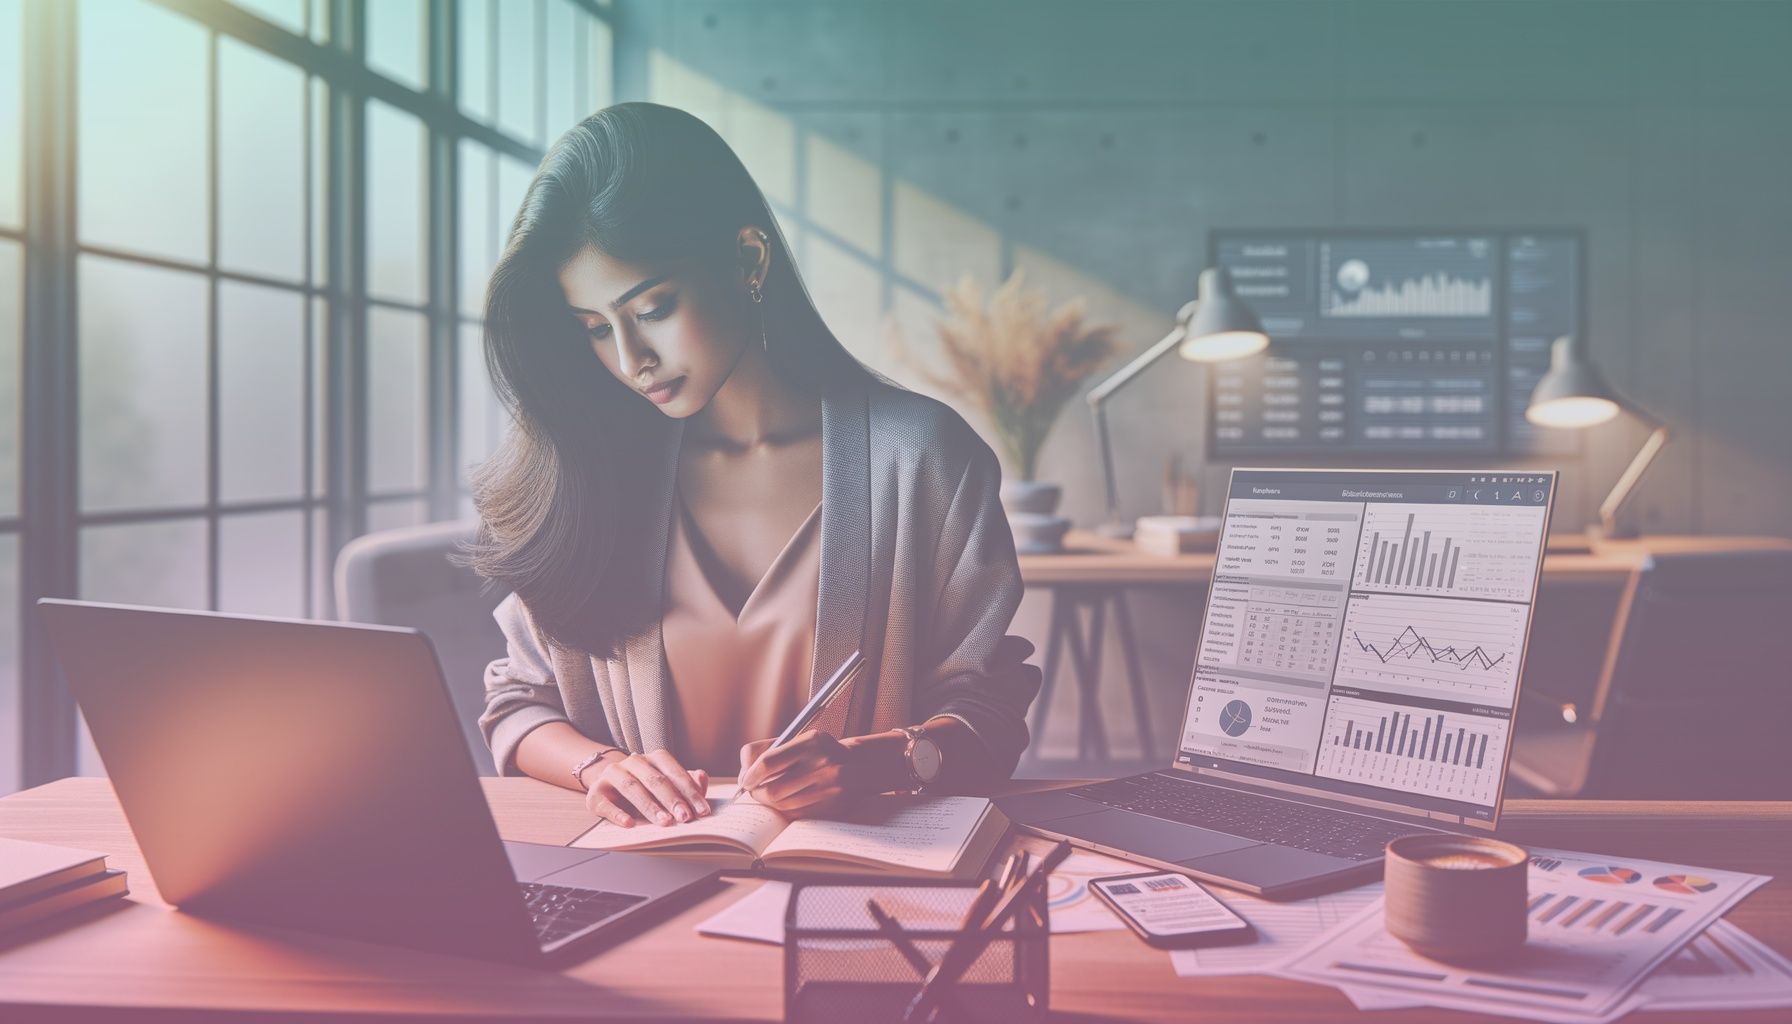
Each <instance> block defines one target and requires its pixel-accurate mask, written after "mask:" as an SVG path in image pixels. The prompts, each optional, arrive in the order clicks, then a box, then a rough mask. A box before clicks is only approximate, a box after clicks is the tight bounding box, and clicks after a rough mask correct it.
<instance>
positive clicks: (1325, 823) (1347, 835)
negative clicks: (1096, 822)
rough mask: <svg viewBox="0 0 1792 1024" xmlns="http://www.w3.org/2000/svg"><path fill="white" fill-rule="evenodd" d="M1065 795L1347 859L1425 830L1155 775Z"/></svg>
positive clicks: (1359, 857) (1364, 856) (1378, 852)
mask: <svg viewBox="0 0 1792 1024" xmlns="http://www.w3.org/2000/svg"><path fill="white" fill-rule="evenodd" d="M1070 792H1072V793H1074V794H1076V795H1077V796H1080V797H1082V798H1083V799H1085V800H1093V801H1095V802H1096V803H1099V804H1106V805H1107V806H1109V807H1115V808H1119V809H1122V810H1127V811H1135V812H1137V813H1139V814H1144V815H1149V816H1150V817H1153V818H1162V819H1164V820H1165V821H1175V822H1180V823H1182V824H1185V825H1198V826H1200V827H1202V828H1210V829H1214V830H1216V831H1219V832H1226V833H1229V834H1231V835H1235V836H1240V837H1242V838H1245V839H1255V840H1257V841H1258V842H1263V843H1274V844H1275V845H1277V846H1289V847H1293V848H1294V849H1296V850H1306V851H1308V852H1311V853H1324V854H1330V855H1331V856H1333V857H1343V858H1346V859H1348V860H1369V859H1371V858H1374V857H1379V856H1381V855H1382V853H1383V850H1384V848H1385V847H1386V846H1387V843H1388V840H1390V839H1393V838H1395V837H1396V836H1403V835H1407V834H1410V833H1413V832H1423V831H1427V830H1426V829H1424V828H1422V827H1419V826H1414V825H1402V824H1399V823H1397V822H1391V821H1382V820H1381V819H1379V818H1371V817H1368V816H1366V815H1361V814H1348V813H1345V812H1343V811H1332V810H1327V809H1325V808H1323V807H1311V806H1308V805H1306V804H1298V803H1294V802H1292V801H1287V800H1275V799H1271V798H1269V797H1263V796H1258V795H1256V794H1253V793H1242V792H1239V791H1237V790H1233V789H1226V788H1225V787H1223V786H1208V785H1203V784H1202V783H1198V782H1186V781H1184V780H1182V779H1177V778H1173V777H1170V776H1166V775H1162V774H1159V773H1156V772H1153V773H1151V774H1148V775H1134V776H1130V777H1128V778H1124V779H1115V780H1113V781H1111V782H1097V783H1095V784H1093V785H1089V786H1081V787H1078V788H1076V789H1073V790H1071V791H1070Z"/></svg>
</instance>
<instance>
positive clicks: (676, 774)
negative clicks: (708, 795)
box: [647, 750, 709, 821]
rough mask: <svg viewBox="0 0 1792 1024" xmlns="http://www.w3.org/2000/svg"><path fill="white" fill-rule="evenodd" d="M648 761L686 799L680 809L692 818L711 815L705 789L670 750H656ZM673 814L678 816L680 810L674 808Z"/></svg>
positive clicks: (682, 819) (683, 819)
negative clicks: (704, 793) (684, 810)
mask: <svg viewBox="0 0 1792 1024" xmlns="http://www.w3.org/2000/svg"><path fill="white" fill-rule="evenodd" d="M647 760H648V761H649V762H651V763H652V764H653V766H654V767H656V768H658V769H659V770H660V774H662V775H664V776H665V777H666V779H667V781H669V782H670V783H671V784H672V787H673V788H674V789H676V790H677V791H678V795H679V796H681V797H683V798H684V802H683V803H681V804H679V807H683V808H685V809H686V810H687V811H688V812H689V813H690V815H691V817H692V818H695V817H697V816H698V815H703V814H708V813H709V803H708V801H706V800H704V799H703V790H704V788H705V787H704V786H702V785H699V784H698V782H697V780H696V779H694V778H692V777H691V773H690V772H688V771H685V768H684V765H682V764H679V763H678V758H676V757H673V756H672V752H671V751H670V750H655V751H653V752H652V753H650V754H648V755H647ZM673 813H674V814H677V813H678V809H677V808H674V809H673ZM678 820H680V821H687V820H689V819H687V818H683V817H681V818H679V819H678Z"/></svg>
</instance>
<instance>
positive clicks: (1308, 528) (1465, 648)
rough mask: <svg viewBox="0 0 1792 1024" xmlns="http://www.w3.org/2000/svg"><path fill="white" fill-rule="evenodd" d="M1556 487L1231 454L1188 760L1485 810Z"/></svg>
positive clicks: (1384, 801) (1391, 798) (1495, 781)
mask: <svg viewBox="0 0 1792 1024" xmlns="http://www.w3.org/2000/svg"><path fill="white" fill-rule="evenodd" d="M1555 485H1556V474H1555V472H1554V471H1545V472H1517V473H1507V472H1497V471H1496V472H1457V471H1452V470H1425V471H1395V470H1375V471H1363V470H1352V471H1344V470H1335V471H1334V470H1302V469H1238V470H1234V471H1233V473H1232V481H1231V485H1230V487H1229V488H1228V493H1227V501H1226V513H1225V516H1224V519H1223V522H1224V525H1223V526H1222V528H1221V532H1220V540H1219V547H1218V550H1217V551H1216V552H1215V556H1214V570H1213V585H1212V587H1211V588H1210V590H1209V592H1208V597H1207V608H1206V611H1205V614H1204V615H1203V617H1202V622H1201V632H1200V641H1199V643H1198V644H1197V647H1196V657H1195V668H1194V676H1193V681H1192V683H1191V685H1190V693H1189V699H1188V705H1187V707H1186V710H1185V712H1184V718H1183V726H1182V741H1181V749H1180V753H1179V754H1178V758H1177V760H1178V762H1179V763H1180V764H1183V765H1187V766H1190V767H1193V768H1197V769H1202V770H1212V771H1219V772H1223V773H1225V774H1228V775H1231V776H1235V777H1243V778H1248V779H1256V780H1264V781H1270V782H1279V783H1284V784H1294V785H1298V786H1301V787H1303V788H1305V789H1310V790H1317V791H1320V792H1323V793H1325V794H1328V795H1331V796H1336V797H1339V798H1342V799H1345V800H1353V801H1359V802H1364V801H1366V802H1370V803H1373V804H1378V805H1381V806H1390V805H1391V806H1394V807H1397V808H1399V809H1401V810H1404V811H1407V812H1409V813H1411V812H1417V813H1423V814H1426V815H1430V816H1439V815H1442V816H1445V817H1447V818H1448V819H1450V820H1453V821H1456V822H1460V823H1463V824H1469V825H1477V826H1490V825H1492V824H1493V823H1494V822H1495V821H1496V820H1497V818H1498V808H1499V804H1500V796H1501V793H1502V789H1503V785H1504V783H1505V779H1506V759H1507V755H1508V752H1509V751H1510V749H1511V740H1512V726H1513V720H1512V716H1513V713H1514V712H1515V711H1516V709H1517V706H1518V689H1519V683H1520V681H1521V679H1522V678H1523V664H1524V652H1525V647H1526V643H1527V641H1528V639H1529V636H1530V628H1531V617H1532V611H1533V609H1534V606H1535V602H1536V596H1537V581H1538V579H1539V577H1540V574H1541V568H1542V564H1543V550H1544V538H1545V537H1546V536H1547V533H1548V529H1549V512H1550V508H1551V502H1552V498H1553V495H1554V491H1555Z"/></svg>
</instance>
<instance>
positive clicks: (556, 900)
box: [517, 882, 647, 946]
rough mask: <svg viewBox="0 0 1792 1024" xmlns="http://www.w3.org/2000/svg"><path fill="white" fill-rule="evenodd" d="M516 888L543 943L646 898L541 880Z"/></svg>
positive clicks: (545, 943)
mask: <svg viewBox="0 0 1792 1024" xmlns="http://www.w3.org/2000/svg"><path fill="white" fill-rule="evenodd" d="M517 888H519V889H521V890H522V893H523V903H524V904H525V905H526V906H527V907H528V908H529V920H530V921H531V922H533V923H534V925H535V934H536V936H537V937H538V938H539V939H540V940H541V944H542V945H544V946H546V945H549V944H551V943H554V942H558V941H560V940H561V939H564V938H566V937H567V936H568V935H573V934H575V933H577V932H581V931H583V930H585V929H586V928H589V927H591V926H592V925H594V924H596V923H598V922H599V921H602V920H603V919H604V918H606V917H612V916H614V915H616V914H619V913H621V912H622V911H624V910H627V909H628V908H630V907H632V906H634V905H635V904H637V903H644V902H646V900H647V897H645V896H634V895H631V894H629V893H625V892H605V891H603V890H602V889H573V888H569V887H567V886H564V885H543V884H542V883H540V882H518V883H517Z"/></svg>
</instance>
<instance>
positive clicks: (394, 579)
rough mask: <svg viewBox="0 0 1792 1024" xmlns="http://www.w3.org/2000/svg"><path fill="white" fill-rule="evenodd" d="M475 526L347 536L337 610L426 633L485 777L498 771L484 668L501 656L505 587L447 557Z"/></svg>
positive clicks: (411, 528) (339, 561)
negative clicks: (489, 738) (487, 729)
mask: <svg viewBox="0 0 1792 1024" xmlns="http://www.w3.org/2000/svg"><path fill="white" fill-rule="evenodd" d="M474 529H475V524H474V523H473V522H471V521H462V522H452V523H429V524H426V525H423V526H407V527H404V528H402V529H397V530H385V531H381V532H379V533H370V534H367V535H366V536H363V537H357V538H356V539H354V540H352V541H350V542H349V543H348V544H347V545H345V546H344V547H343V549H342V553H341V554H340V555H338V556H337V558H336V613H337V616H338V617H339V618H341V619H343V620H344V621H349V622H368V623H374V624H376V625H382V626H409V627H412V628H414V629H420V630H422V631H423V633H424V634H425V635H426V636H428V637H429V641H430V643H431V644H433V645H435V649H436V656H437V658H439V659H440V660H441V662H442V671H443V673H444V675H446V677H447V679H448V690H449V692H450V693H451V694H452V696H453V698H454V709H455V713H456V715H457V716H458V717H459V719H460V724H461V730H462V731H463V732H464V733H465V735H466V738H467V745H468V747H469V748H471V750H472V751H473V763H474V764H476V765H478V767H479V773H480V774H481V775H496V774H497V770H496V768H495V767H494V766H493V764H492V755H491V751H490V750H489V749H488V748H487V747H486V745H485V738H484V737H483V736H481V735H480V733H479V725H478V719H479V713H480V712H481V711H483V710H485V666H486V665H487V664H488V663H490V662H491V661H492V659H494V658H500V657H503V655H504V633H503V631H502V630H500V629H499V628H498V624H497V622H496V621H495V620H493V618H492V609H494V608H496V607H497V606H498V602H499V601H501V600H503V599H504V595H505V591H503V590H499V589H494V590H492V591H490V592H486V591H484V590H483V589H482V587H483V583H484V581H483V580H482V579H480V577H479V576H478V575H477V574H475V573H474V572H473V571H472V570H471V569H464V568H461V567H460V566H457V565H454V564H453V563H451V562H449V561H448V556H449V555H450V554H452V553H453V552H454V551H455V550H456V549H457V548H458V546H459V545H460V544H461V543H462V542H463V541H467V540H471V539H472V537H473V532H474Z"/></svg>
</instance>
